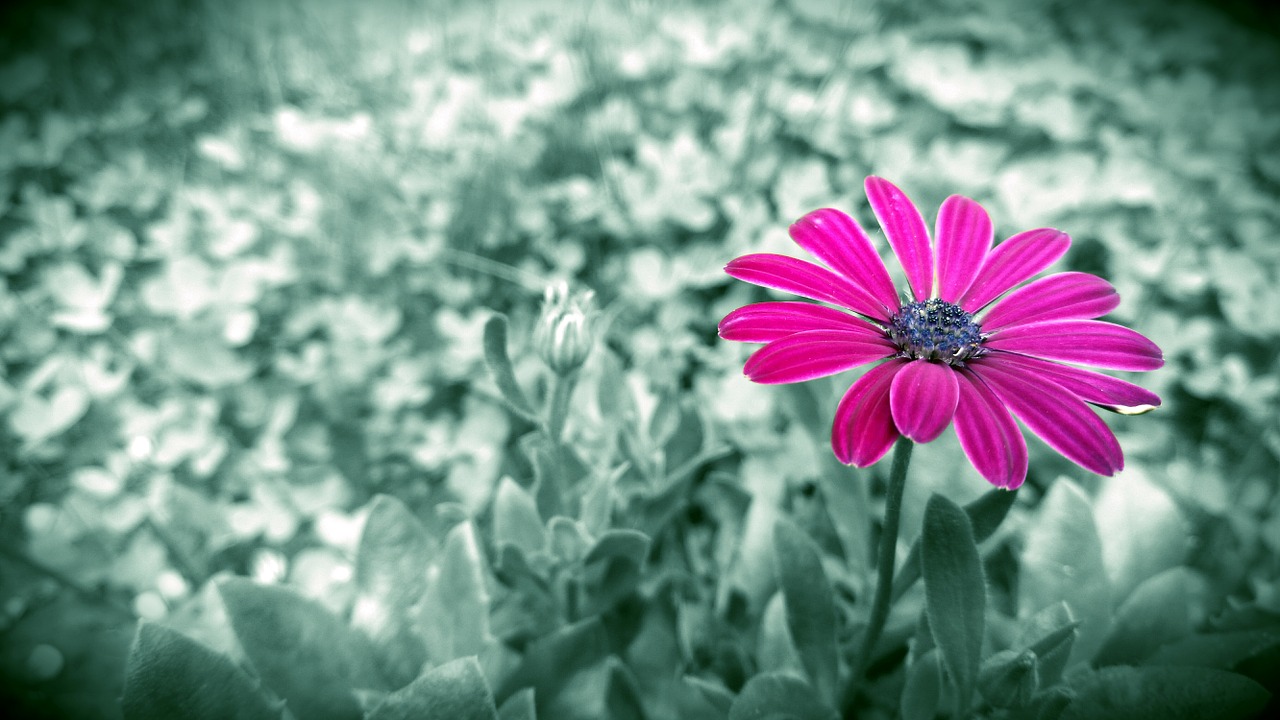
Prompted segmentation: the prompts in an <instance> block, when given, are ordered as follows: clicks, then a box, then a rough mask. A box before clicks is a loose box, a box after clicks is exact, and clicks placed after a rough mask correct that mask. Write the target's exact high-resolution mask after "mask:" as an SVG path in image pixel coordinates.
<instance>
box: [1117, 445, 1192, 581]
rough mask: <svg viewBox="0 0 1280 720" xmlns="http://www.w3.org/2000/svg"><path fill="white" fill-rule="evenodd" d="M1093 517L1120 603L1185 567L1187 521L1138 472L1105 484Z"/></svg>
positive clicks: (1128, 473)
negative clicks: (1148, 581)
mask: <svg viewBox="0 0 1280 720" xmlns="http://www.w3.org/2000/svg"><path fill="white" fill-rule="evenodd" d="M1093 516H1094V520H1095V521H1096V522H1097V524H1098V535H1099V537H1100V538H1101V540H1102V560H1103V564H1104V565H1105V566H1106V569H1107V574H1108V576H1109V577H1110V578H1111V588H1112V592H1113V597H1115V598H1117V599H1119V598H1123V597H1126V596H1128V595H1129V593H1130V592H1132V591H1133V590H1134V588H1136V587H1138V585H1139V584H1141V583H1142V582H1143V581H1145V580H1146V579H1147V578H1150V577H1153V576H1155V575H1156V574H1158V573H1160V572H1163V571H1165V570H1168V569H1170V568H1174V567H1177V566H1179V565H1181V564H1182V561H1183V560H1184V559H1185V558H1186V556H1187V552H1188V550H1189V548H1190V536H1189V535H1188V533H1187V527H1186V521H1185V520H1184V519H1183V518H1182V515H1181V514H1180V513H1179V512H1178V508H1177V506H1176V505H1175V504H1174V502H1173V500H1172V499H1171V498H1170V497H1169V495H1168V494H1167V493H1166V492H1165V491H1164V490H1162V489H1161V488H1160V487H1159V486H1158V485H1156V484H1155V483H1153V482H1151V481H1150V480H1148V479H1147V478H1146V477H1145V476H1144V475H1143V474H1142V473H1141V472H1140V471H1138V470H1134V469H1130V470H1126V471H1125V472H1123V473H1121V474H1119V475H1117V476H1115V477H1112V478H1107V479H1105V480H1104V481H1103V485H1102V490H1101V491H1100V492H1099V493H1098V498H1097V500H1096V501H1095V502H1094V510H1093Z"/></svg>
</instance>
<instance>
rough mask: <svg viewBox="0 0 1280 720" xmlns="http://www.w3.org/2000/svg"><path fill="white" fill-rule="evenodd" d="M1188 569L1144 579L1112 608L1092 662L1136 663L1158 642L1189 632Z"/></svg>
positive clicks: (1191, 579) (1175, 569)
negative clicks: (1112, 618)
mask: <svg viewBox="0 0 1280 720" xmlns="http://www.w3.org/2000/svg"><path fill="white" fill-rule="evenodd" d="M1192 582H1193V578H1192V577H1191V571H1190V570H1188V569H1187V568H1173V569H1170V570H1166V571H1165V572H1162V573H1160V574H1159V575H1156V576H1155V577H1152V578H1148V579H1147V580H1146V582H1144V583H1142V584H1141V585H1139V586H1138V589H1137V590H1134V592H1133V594H1132V595H1130V596H1129V597H1128V598H1127V599H1125V601H1124V602H1123V603H1122V604H1121V605H1120V608H1119V609H1118V610H1117V611H1116V617H1115V621H1114V622H1113V623H1112V625H1111V631H1110V632H1109V633H1107V638H1106V640H1105V641H1103V643H1102V648H1101V649H1099V650H1098V654H1097V655H1096V656H1094V660H1093V662H1094V665H1095V666H1103V665H1137V664H1139V662H1140V661H1141V660H1143V659H1144V658H1146V657H1147V656H1148V655H1150V654H1151V653H1153V652H1155V651H1156V649H1157V648H1159V647H1160V646H1161V645H1163V644H1165V643H1168V642H1172V641H1174V640H1178V639H1180V638H1184V637H1186V636H1188V635H1190V634H1191V630H1192V626H1191V606H1190V602H1189V601H1190V597H1189V596H1190V595H1191V589H1192V588H1191V583H1192Z"/></svg>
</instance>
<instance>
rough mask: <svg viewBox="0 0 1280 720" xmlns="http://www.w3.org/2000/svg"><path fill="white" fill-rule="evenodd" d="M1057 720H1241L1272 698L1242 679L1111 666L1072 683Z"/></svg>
mask: <svg viewBox="0 0 1280 720" xmlns="http://www.w3.org/2000/svg"><path fill="white" fill-rule="evenodd" d="M1073 689H1074V690H1075V693H1076V696H1075V699H1074V700H1072V702H1071V704H1070V705H1068V706H1067V708H1066V711H1065V712H1064V713H1063V714H1062V716H1061V720H1236V719H1237V718H1238V719H1239V720H1244V719H1245V718H1251V717H1254V716H1255V715H1256V714H1257V713H1258V711H1260V710H1261V709H1262V707H1263V706H1264V705H1266V703H1267V700H1268V698H1269V697H1270V694H1269V693H1268V692H1267V691H1266V690H1265V689H1263V687H1262V686H1261V685H1259V684H1258V683H1256V682H1254V681H1253V680H1250V679H1249V678H1247V677H1244V676H1243V675H1237V674H1235V673H1230V672H1226V671H1223V670H1212V669H1208V668H1199V667H1140V668H1135V667H1124V666H1121V667H1109V668H1103V669H1101V670H1098V671H1096V672H1093V673H1090V674H1088V675H1085V676H1084V677H1083V678H1081V679H1078V680H1077V681H1076V682H1075V683H1073Z"/></svg>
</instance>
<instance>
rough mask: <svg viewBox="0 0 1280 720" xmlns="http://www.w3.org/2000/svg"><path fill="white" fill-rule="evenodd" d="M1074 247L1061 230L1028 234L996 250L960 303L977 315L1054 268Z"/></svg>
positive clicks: (1020, 234)
mask: <svg viewBox="0 0 1280 720" xmlns="http://www.w3.org/2000/svg"><path fill="white" fill-rule="evenodd" d="M1069 247H1071V237H1070V236H1068V235H1067V234H1066V233H1064V232H1062V231H1060V230H1054V229H1053V228H1040V229H1039V230H1027V231H1026V232H1020V233H1018V234H1017V235H1014V236H1013V237H1011V238H1009V239H1008V240H1005V241H1004V242H1002V243H1000V244H999V245H997V246H996V248H995V249H994V250H992V251H991V254H989V255H987V259H986V260H984V261H983V263H982V269H981V270H979V271H978V277H977V278H975V279H974V281H973V284H972V285H970V286H969V289H968V290H966V291H965V292H964V295H962V296H960V302H959V303H958V304H959V305H960V307H961V308H963V309H964V310H966V311H967V312H977V311H978V310H981V309H982V308H983V307H984V306H985V305H986V304H987V303H989V302H991V301H992V300H995V299H996V298H998V297H1000V296H1001V295H1003V294H1004V292H1005V291H1006V290H1008V289H1009V288H1011V287H1013V286H1015V285H1017V284H1018V283H1020V282H1022V281H1023V280H1026V279H1027V278H1029V277H1031V276H1033V275H1035V274H1036V273H1038V272H1040V271H1041V270H1044V269H1045V268H1047V267H1049V266H1050V265H1052V264H1053V263H1054V262H1055V261H1056V260H1057V259H1058V258H1060V257H1062V256H1063V254H1065V253H1066V252H1067V248H1069Z"/></svg>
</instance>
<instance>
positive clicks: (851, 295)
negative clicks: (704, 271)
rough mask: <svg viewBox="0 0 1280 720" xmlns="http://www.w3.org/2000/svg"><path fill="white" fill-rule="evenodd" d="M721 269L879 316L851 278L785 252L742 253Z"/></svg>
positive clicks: (874, 303)
mask: <svg viewBox="0 0 1280 720" xmlns="http://www.w3.org/2000/svg"><path fill="white" fill-rule="evenodd" d="M724 271H725V272H726V273H728V274H729V275H730V276H732V277H735V278H737V279H739V280H742V281H745V282H749V283H751V284H753V285H760V286H763V287H769V288H774V289H775V290H784V291H786V292H789V293H795V294H796V295H799V296H801V297H807V298H810V299H812V300H824V301H826V302H829V303H834V304H836V305H840V306H843V307H846V308H849V309H850V310H853V311H854V312H857V313H861V314H863V315H866V316H868V317H879V316H881V315H882V314H883V312H884V311H883V310H882V309H881V305H880V302H879V301H878V300H876V299H875V298H873V297H871V295H870V294H869V293H868V292H867V291H866V290H863V289H862V288H861V287H859V286H858V285H856V284H854V283H853V282H852V281H850V280H846V279H845V278H842V277H840V276H839V275H837V274H835V273H833V272H831V271H830V270H828V269H826V268H824V267H822V266H821V265H815V264H814V263H811V262H808V261H805V260H800V259H798V258H793V257H789V256H787V255H775V254H773V253H755V254H752V255H743V256H742V257H740V258H734V259H733V260H732V261H731V262H730V263H729V264H728V265H726V266H725V268H724ZM881 319H887V318H881Z"/></svg>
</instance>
